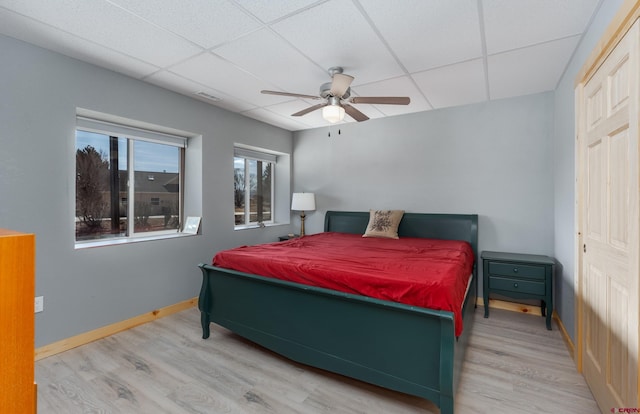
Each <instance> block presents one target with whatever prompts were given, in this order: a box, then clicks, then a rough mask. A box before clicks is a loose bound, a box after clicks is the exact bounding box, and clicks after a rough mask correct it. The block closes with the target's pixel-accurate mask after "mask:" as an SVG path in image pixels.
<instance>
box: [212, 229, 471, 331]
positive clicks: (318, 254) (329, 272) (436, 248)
mask: <svg viewBox="0 0 640 414" xmlns="http://www.w3.org/2000/svg"><path fill="white" fill-rule="evenodd" d="M473 261H474V257H473V250H472V249H471V245H470V244H469V243H467V242H464V241H457V240H436V239H419V238H407V237H405V238H400V239H383V238H363V237H362V236H361V235H358V234H344V233H332V232H327V233H320V234H315V235H311V236H305V237H302V238H297V239H292V240H288V241H284V242H279V243H270V244H261V245H257V246H241V247H237V248H235V249H230V250H225V251H221V252H219V253H218V254H216V255H215V257H214V258H213V265H214V266H218V267H223V268H227V269H234V270H238V271H241V272H245V273H251V274H255V275H261V276H269V277H274V278H278V279H283V280H288V281H291V282H297V283H301V284H305V285H313V286H318V287H323V288H327V289H333V290H338V291H341V292H347V293H354V294H358V295H364V296H369V297H373V298H377V299H383V300H390V301H394V302H400V303H404V304H407V305H413V306H420V307H424V308H430V309H437V310H447V311H451V312H453V313H454V314H455V332H456V336H459V335H460V333H462V309H461V307H462V303H463V301H464V297H465V293H466V289H467V284H468V281H469V275H470V274H471V271H472V268H473Z"/></svg>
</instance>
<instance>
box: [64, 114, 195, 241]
mask: <svg viewBox="0 0 640 414" xmlns="http://www.w3.org/2000/svg"><path fill="white" fill-rule="evenodd" d="M135 124H138V125H135ZM141 124H145V123H142V122H136V121H132V123H127V122H120V120H118V121H111V120H103V119H99V118H94V117H87V116H83V115H81V114H80V113H78V114H77V116H76V125H75V128H74V132H75V136H74V146H73V148H74V153H75V152H77V148H76V146H77V139H78V138H77V133H78V131H86V132H90V133H96V134H101V135H105V136H116V137H118V138H119V139H120V138H122V139H125V140H126V146H127V174H128V176H127V181H128V182H129V183H134V184H133V185H129V186H127V187H128V188H127V190H126V191H123V192H124V193H125V195H124V196H122V197H118V199H119V200H120V202H122V201H123V200H122V199H126V208H127V232H126V235H124V236H119V235H114V236H112V237H98V238H94V239H87V240H78V239H77V234H76V231H75V230H74V243H75V248H76V249H78V248H85V247H96V246H104V245H116V244H123V243H131V242H136V241H144V240H157V239H165V238H172V237H176V236H183V235H184V234H183V233H182V227H183V225H184V219H185V211H184V200H185V186H184V183H185V171H186V168H185V155H186V149H187V145H188V140H189V138H190V136H188V135H186V134H185V135H184V136H183V135H177V134H174V133H173V131H171V132H166V131H169V130H170V129H169V128H166V127H161V126H156V125H148V124H145V125H144V127H140V126H139V125H141ZM136 142H147V143H153V144H162V145H170V146H173V147H177V148H178V149H179V151H178V179H179V192H178V226H177V227H176V228H175V229H166V230H164V229H163V230H154V231H143V232H141V231H138V232H136V231H135V213H134V210H135V204H136V202H135V200H136V198H135V191H136V188H135V174H136V167H135V162H134V157H135V150H134V147H135V144H136ZM73 171H74V177H75V175H76V174H77V165H75V161H74V169H73ZM73 194H74V206H75V204H76V203H77V193H76V189H75V179H74V191H73ZM131 200H133V202H130V201H131ZM76 220H77V216H76V214H75V212H74V220H73V221H74V226H75V223H76Z"/></svg>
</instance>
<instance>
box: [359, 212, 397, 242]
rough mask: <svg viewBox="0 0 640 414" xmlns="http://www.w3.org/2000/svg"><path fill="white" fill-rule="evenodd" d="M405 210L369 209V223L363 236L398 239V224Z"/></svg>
mask: <svg viewBox="0 0 640 414" xmlns="http://www.w3.org/2000/svg"><path fill="white" fill-rule="evenodd" d="M403 214H404V210H369V224H368V225H367V230H366V231H365V233H364V234H363V235H362V237H386V238H389V239H398V238H399V237H398V226H399V225H400V220H402V215H403Z"/></svg>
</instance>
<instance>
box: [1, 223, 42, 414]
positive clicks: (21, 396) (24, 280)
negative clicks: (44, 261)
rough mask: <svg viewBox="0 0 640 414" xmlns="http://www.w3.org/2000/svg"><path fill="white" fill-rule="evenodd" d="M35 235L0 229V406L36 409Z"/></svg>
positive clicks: (21, 410) (17, 412)
mask: <svg viewBox="0 0 640 414" xmlns="http://www.w3.org/2000/svg"><path fill="white" fill-rule="evenodd" d="M34 295H35V236H34V235H33V234H24V233H18V232H15V231H11V230H4V229H0V330H1V334H0V407H1V410H2V413H6V414H14V413H15V414H23V413H35V412H36V398H37V393H36V386H35V383H34V349H35V339H34V329H35V328H34V306H33V301H34Z"/></svg>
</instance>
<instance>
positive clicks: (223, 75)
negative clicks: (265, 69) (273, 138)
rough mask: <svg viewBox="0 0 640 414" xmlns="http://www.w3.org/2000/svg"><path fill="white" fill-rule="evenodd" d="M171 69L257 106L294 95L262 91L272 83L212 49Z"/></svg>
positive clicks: (281, 100) (270, 103)
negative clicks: (279, 94)
mask: <svg viewBox="0 0 640 414" xmlns="http://www.w3.org/2000/svg"><path fill="white" fill-rule="evenodd" d="M171 72H173V73H175V74H177V75H180V76H182V77H185V78H188V79H193V80H194V81H195V82H198V83H200V84H202V85H205V86H207V87H209V88H212V89H214V90H218V91H221V92H223V93H226V94H228V95H230V96H235V97H236V98H238V99H241V100H244V101H247V102H251V103H253V104H255V105H256V106H265V105H272V104H275V103H278V102H284V101H287V100H290V99H291V98H287V97H281V96H275V95H264V94H261V93H260V91H261V90H263V89H269V87H270V85H269V84H267V83H265V82H263V81H261V80H259V79H256V78H255V77H254V76H252V75H250V74H248V73H247V72H245V71H243V70H241V69H239V68H237V67H236V66H234V65H233V64H231V63H229V62H227V61H225V60H223V59H221V58H219V57H217V56H213V55H212V54H211V53H203V54H201V55H199V56H196V57H194V58H192V59H189V60H187V61H185V62H182V63H180V64H179V65H176V66H174V67H172V68H171Z"/></svg>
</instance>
